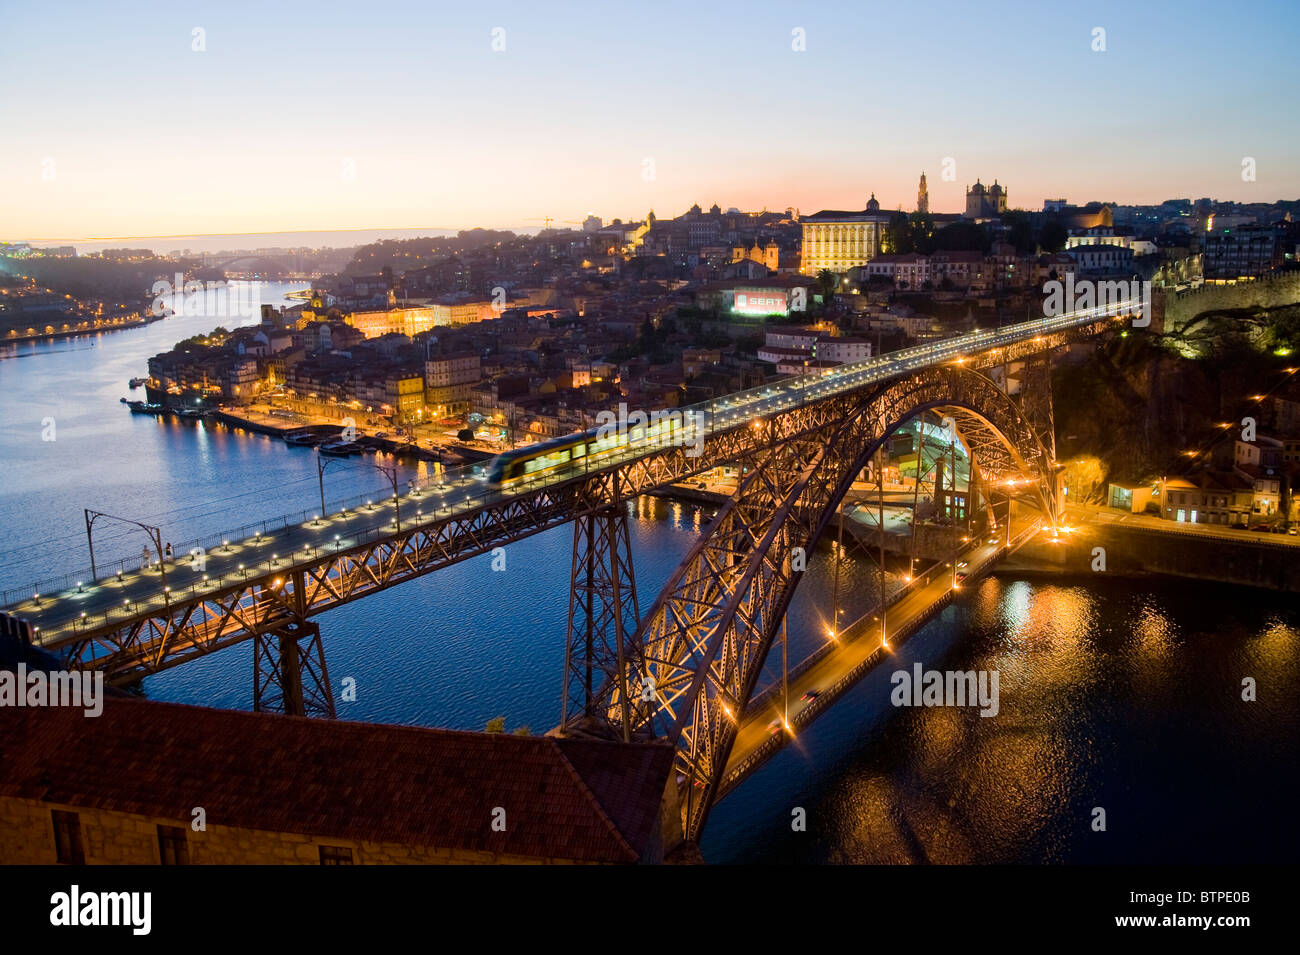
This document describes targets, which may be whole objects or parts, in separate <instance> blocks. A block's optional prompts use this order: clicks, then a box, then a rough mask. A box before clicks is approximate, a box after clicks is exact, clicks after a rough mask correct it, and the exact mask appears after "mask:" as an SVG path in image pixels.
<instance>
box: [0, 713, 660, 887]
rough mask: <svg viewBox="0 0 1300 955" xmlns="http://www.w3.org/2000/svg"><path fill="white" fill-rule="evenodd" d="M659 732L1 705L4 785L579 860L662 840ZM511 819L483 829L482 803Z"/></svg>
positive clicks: (110, 805)
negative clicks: (595, 734) (593, 733)
mask: <svg viewBox="0 0 1300 955" xmlns="http://www.w3.org/2000/svg"><path fill="white" fill-rule="evenodd" d="M671 764H672V750H671V748H670V747H669V746H667V745H661V744H651V743H645V744H635V743H634V744H623V743H617V742H604V741H597V740H586V739H557V738H552V737H545V736H536V737H526V736H512V735H506V734H502V733H491V734H489V733H469V732H461V731H454V730H435V729H424V728H421V727H409V726H390V725H384V724H377V723H350V722H343V721H331V720H320V719H309V718H306V717H292V716H280V715H273V714H260V713H247V712H238V711H232V710H218V709H209V708H205V707H195V706H183V705H180V704H174V703H158V702H151V701H144V700H137V699H120V698H109V699H105V701H104V710H103V713H102V715H100V716H99V717H87V716H85V715H83V713H82V711H81V710H80V709H73V708H67V707H40V708H36V707H33V708H27V707H4V708H3V710H0V796H17V797H23V798H28V799H35V800H42V801H47V802H52V803H61V804H64V805H72V806H81V807H86V808H95V809H102V810H109V811H116V812H124V813H134V814H139V815H147V816H155V817H163V818H171V819H176V820H178V821H183V822H185V823H188V821H189V820H190V818H191V810H192V808H193V807H195V806H202V807H203V808H204V809H205V810H206V813H207V820H208V823H209V824H217V825H225V826H235V827H243V828H249V829H260V830H268V831H274V832H292V833H299V834H306V835H313V836H318V837H331V836H332V837H337V838H344V839H351V840H358V841H363V840H365V841H373V842H397V843H403V844H408V845H420V846H430V847H439V848H456V849H463V850H468V851H481V852H493V853H499V854H503V855H515V856H529V857H537V858H554V859H575V860H582V861H590V862H637V861H641V860H644V859H646V853H647V850H648V849H650V850H651V851H653V849H652V847H653V846H654V845H656V844H657V840H658V836H659V832H658V826H659V804H660V797H661V796H662V792H663V788H664V785H665V783H666V781H667V779H668V774H669V772H670V769H671ZM496 807H502V808H504V809H505V811H506V830H505V831H504V832H493V831H492V827H491V822H492V818H493V811H494V809H495V808H496Z"/></svg>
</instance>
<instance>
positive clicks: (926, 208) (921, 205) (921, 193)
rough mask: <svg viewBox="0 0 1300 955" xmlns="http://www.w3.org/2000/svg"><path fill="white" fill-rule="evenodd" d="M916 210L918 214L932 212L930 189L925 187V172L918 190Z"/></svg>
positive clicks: (924, 214) (922, 174)
mask: <svg viewBox="0 0 1300 955" xmlns="http://www.w3.org/2000/svg"><path fill="white" fill-rule="evenodd" d="M916 211H917V213H918V214H920V215H923V216H928V215H929V214H930V190H929V189H927V188H926V187H925V173H921V186H920V188H919V189H917V190H916Z"/></svg>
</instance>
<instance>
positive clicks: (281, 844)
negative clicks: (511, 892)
mask: <svg viewBox="0 0 1300 955" xmlns="http://www.w3.org/2000/svg"><path fill="white" fill-rule="evenodd" d="M53 810H66V811H69V812H75V813H77V814H78V816H79V817H80V824H81V841H82V846H83V848H84V850H85V856H86V864H87V865H158V864H159V862H160V861H161V860H160V858H159V846H158V827H159V826H160V825H162V826H177V827H180V828H182V829H184V830H185V836H186V843H187V845H188V848H189V857H190V863H191V864H192V865H320V847H321V846H322V845H324V846H339V847H345V848H349V849H351V850H352V860H353V862H354V863H355V864H357V865H405V864H412V865H430V864H433V865H437V864H449V865H450V864H456V865H511V864H527V863H534V864H535V863H552V864H572V863H573V862H574V860H572V859H541V858H532V857H524V856H510V855H501V854H498V853H495V852H475V851H470V850H465V849H456V848H447V849H443V848H437V847H432V846H417V845H406V844H402V843H394V842H368V841H357V840H350V839H337V838H334V837H329V836H326V837H319V836H312V835H303V834H300V833H292V832H267V831H265V830H260V829H243V828H238V827H235V826H222V825H217V824H214V823H212V822H211V821H209V822H208V824H207V829H206V830H205V831H203V832H194V831H193V830H192V829H190V822H189V820H180V819H162V818H153V817H148V816H138V815H135V814H131V813H122V812H110V811H105V810H100V809H87V808H84V807H81V806H68V805H60V804H57V803H47V802H38V801H36V800H32V799H19V798H13V797H4V798H0V863H4V864H7V865H20V864H28V865H52V864H54V863H55V862H56V861H57V859H56V857H55V849H54V821H53V817H52V816H51V812H52V811H53Z"/></svg>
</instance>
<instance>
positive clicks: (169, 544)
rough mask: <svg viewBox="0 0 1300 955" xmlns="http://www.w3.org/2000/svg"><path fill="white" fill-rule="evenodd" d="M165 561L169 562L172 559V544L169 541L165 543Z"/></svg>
mask: <svg viewBox="0 0 1300 955" xmlns="http://www.w3.org/2000/svg"><path fill="white" fill-rule="evenodd" d="M167 559H168V560H171V559H172V542H171V541H168V542H167Z"/></svg>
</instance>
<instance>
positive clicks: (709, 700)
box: [564, 366, 1059, 840]
mask: <svg viewBox="0 0 1300 955" xmlns="http://www.w3.org/2000/svg"><path fill="white" fill-rule="evenodd" d="M924 412H932V413H933V414H935V415H938V416H940V417H942V418H944V419H946V421H947V422H948V423H949V424H948V426H949V427H950V428H952V429H953V431H954V439H955V440H957V441H959V442H960V443H961V444H962V445H963V447H964V449H965V450H966V452H967V453H968V455H969V458H970V460H971V462H972V469H973V474H978V478H977V481H978V482H979V483H980V484H982V485H984V486H985V487H988V486H989V485H991V484H995V483H998V482H1002V481H1005V480H1008V479H1017V478H1024V477H1028V478H1030V479H1032V481H1033V484H1032V488H1033V493H1034V496H1035V497H1036V499H1037V502H1038V504H1039V506H1040V508H1041V510H1042V512H1043V513H1044V514H1046V515H1048V516H1049V520H1050V519H1054V518H1055V515H1056V514H1057V513H1058V509H1059V494H1058V486H1057V477H1058V471H1057V468H1056V465H1055V461H1054V458H1053V455H1052V452H1051V450H1050V448H1049V447H1048V446H1047V444H1046V443H1045V442H1044V441H1043V440H1042V439H1041V438H1040V436H1039V433H1038V431H1037V429H1036V428H1035V427H1034V425H1033V424H1032V423H1031V421H1030V419H1029V417H1028V416H1027V414H1026V412H1025V409H1024V408H1023V407H1022V405H1020V404H1017V403H1016V402H1015V401H1013V400H1012V399H1011V398H1010V397H1008V396H1007V395H1006V394H1005V393H1004V392H1003V391H1002V390H1001V389H1000V388H999V387H998V386H997V385H996V384H995V383H994V382H993V381H992V380H991V379H989V378H987V377H986V376H984V375H983V374H981V373H980V372H978V371H974V370H968V369H962V368H958V367H953V366H946V367H938V368H930V369H926V370H925V371H923V372H920V373H918V374H916V375H913V376H910V377H908V378H905V379H903V380H900V381H895V382H891V383H886V384H884V385H881V386H878V387H876V388H873V389H870V390H867V391H863V392H858V393H852V394H848V395H844V396H841V397H837V398H835V399H832V400H830V401H828V402H824V403H822V404H821V405H819V406H817V407H815V408H809V409H805V410H803V411H801V412H800V411H795V412H789V413H787V414H786V415H783V416H781V417H780V418H775V419H772V420H767V421H762V422H760V423H759V429H761V430H763V431H764V432H765V437H766V439H767V440H765V441H764V442H763V450H762V451H761V452H759V453H756V454H754V455H753V456H752V457H751V458H750V459H749V460H748V467H749V468H750V470H749V471H748V473H747V475H746V477H745V478H744V480H743V481H742V482H741V484H740V485H739V486H738V488H737V490H736V493H735V494H734V495H733V496H732V497H731V498H730V499H729V500H728V501H727V502H726V504H724V505H723V506H722V507H721V508H720V509H719V511H718V513H717V516H716V518H715V519H714V520H713V521H712V522H711V524H710V525H709V526H708V527H707V528H706V530H705V532H704V534H703V536H702V537H701V538H700V540H699V541H698V542H697V543H696V544H695V546H694V547H693V548H692V550H691V551H690V553H689V554H688V555H687V556H686V558H685V559H684V560H683V561H682V563H681V564H680V565H679V567H678V568H677V570H676V572H675V573H674V574H673V576H672V577H671V578H670V579H669V581H668V582H667V584H666V585H665V586H664V588H663V589H662V590H661V591H660V593H659V595H658V597H657V598H656V600H655V601H654V603H653V604H652V605H651V606H650V608H649V609H648V611H647V612H646V614H645V616H644V617H640V618H639V619H638V614H637V611H636V596H635V586H634V581H633V578H632V574H631V562H630V557H629V555H627V554H626V551H625V550H624V549H623V548H624V547H625V544H624V543H623V542H625V541H626V529H625V527H622V526H621V525H622V523H623V521H624V520H625V517H624V516H623V515H622V514H620V513H611V512H607V513H606V515H605V516H604V521H605V523H604V525H603V526H602V525H601V523H600V522H601V517H600V516H599V515H598V516H596V517H595V518H589V519H588V521H587V522H586V523H585V524H584V523H583V522H579V523H578V524H577V525H575V535H574V539H575V543H574V565H573V566H574V568H575V570H574V573H575V586H574V587H573V590H572V594H573V597H572V598H571V602H570V626H569V641H568V649H569V653H568V657H567V660H566V675H567V680H568V682H567V685H566V706H565V719H564V727H565V728H566V729H567V731H572V732H595V733H602V732H604V733H607V734H609V735H621V736H622V737H623V738H624V739H632V738H638V737H648V738H657V739H666V740H668V741H670V742H671V743H672V744H673V745H674V747H675V748H676V754H677V755H676V763H675V770H676V774H677V783H678V788H679V790H680V796H681V800H682V804H681V807H680V808H681V811H682V817H683V835H684V836H685V837H686V838H687V839H689V840H695V839H698V837H699V835H700V832H701V831H702V829H703V826H704V822H705V820H706V819H707V816H708V812H709V809H710V808H711V806H712V804H713V802H714V800H715V796H716V795H717V794H718V790H719V787H720V786H721V784H722V782H723V778H722V774H723V771H724V769H725V768H726V765H727V759H728V756H729V754H730V750H731V745H732V743H733V741H734V738H735V735H736V732H737V729H738V727H739V725H740V723H741V721H742V720H743V719H744V717H745V713H746V706H747V704H748V702H749V700H750V699H751V697H752V696H753V694H754V691H755V688H756V686H757V683H758V679H759V676H760V674H761V672H762V668H763V664H764V661H765V659H766V657H767V654H768V651H769V649H770V648H771V647H772V644H773V640H774V638H775V636H776V633H777V631H778V629H779V628H780V625H781V620H782V618H783V617H784V616H785V612H786V609H787V607H788V606H789V604H790V601H791V599H792V598H793V596H794V592H795V589H796V588H797V587H798V585H799V582H800V580H801V579H802V576H803V571H802V570H801V569H795V568H796V565H798V564H799V563H800V562H798V561H793V560H792V559H791V557H792V554H793V553H794V552H795V549H796V548H802V549H803V551H804V552H805V553H807V552H810V551H811V550H812V548H813V547H815V546H816V544H817V543H818V541H819V540H820V539H821V537H822V535H823V534H824V533H825V531H826V529H827V527H828V526H829V525H830V522H831V521H832V519H833V518H834V516H835V514H836V512H837V509H838V506H839V503H840V501H841V500H842V499H843V498H844V496H845V494H846V493H847V492H848V490H849V487H850V485H851V484H852V483H853V480H854V478H855V476H856V475H858V474H859V472H861V471H862V470H863V468H864V467H866V465H867V463H868V462H869V461H871V460H872V459H873V458H874V457H875V455H876V454H877V452H878V451H879V449H880V448H881V447H882V446H883V445H884V443H885V442H886V441H887V440H888V439H889V437H890V436H891V435H892V434H893V433H894V432H895V431H897V430H898V429H899V428H900V427H901V426H902V425H904V424H905V423H906V422H908V421H909V420H910V419H912V418H914V417H916V416H917V415H919V414H922V413H924Z"/></svg>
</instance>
